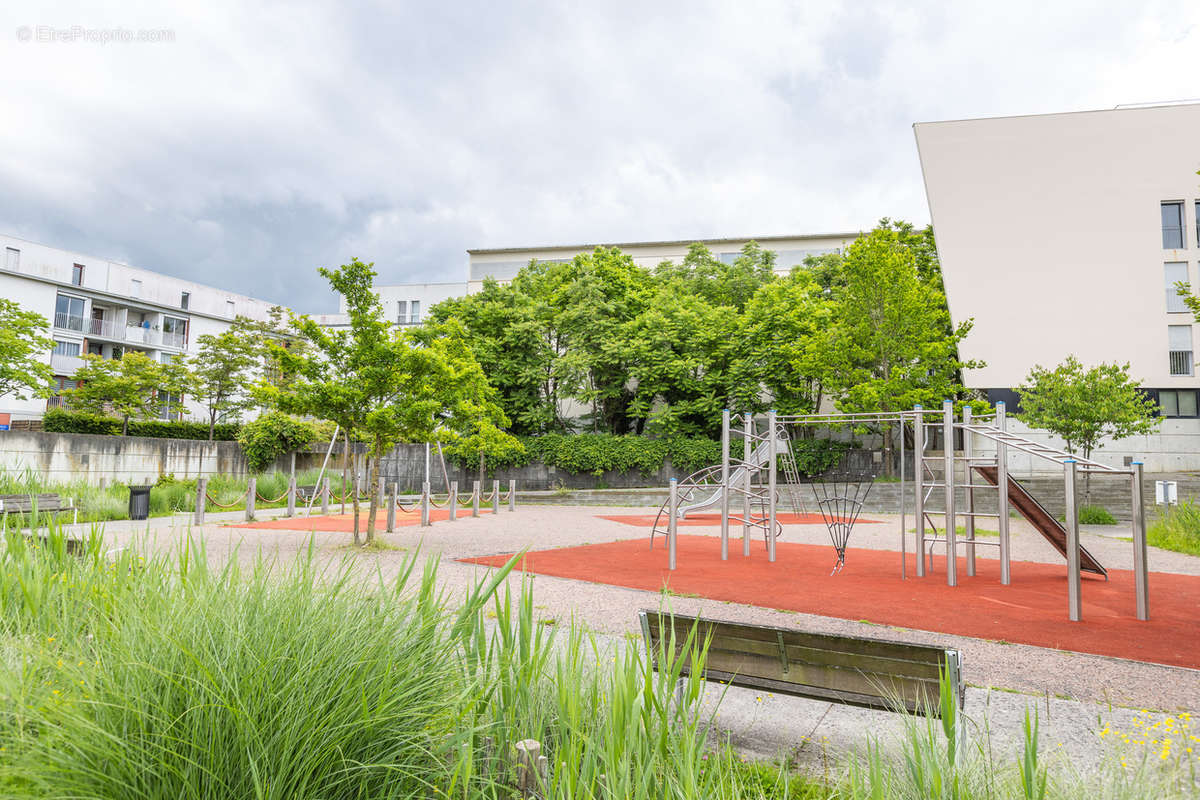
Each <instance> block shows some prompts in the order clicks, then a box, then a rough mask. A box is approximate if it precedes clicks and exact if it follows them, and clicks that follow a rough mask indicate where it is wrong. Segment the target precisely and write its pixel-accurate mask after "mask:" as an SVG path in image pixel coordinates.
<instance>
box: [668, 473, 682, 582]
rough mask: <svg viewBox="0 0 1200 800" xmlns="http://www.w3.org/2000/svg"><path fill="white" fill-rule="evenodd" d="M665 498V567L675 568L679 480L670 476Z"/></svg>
mask: <svg viewBox="0 0 1200 800" xmlns="http://www.w3.org/2000/svg"><path fill="white" fill-rule="evenodd" d="M668 492H669V495H668V499H667V507H668V508H667V569H675V546H676V543H675V540H676V538H677V536H676V530H677V527H678V518H679V481H677V480H675V479H674V478H671V485H670V488H669V489H668Z"/></svg>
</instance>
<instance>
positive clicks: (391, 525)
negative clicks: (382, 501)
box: [387, 483, 398, 533]
mask: <svg viewBox="0 0 1200 800" xmlns="http://www.w3.org/2000/svg"><path fill="white" fill-rule="evenodd" d="M397 488H398V487H397V485H396V484H394V483H393V484H392V490H391V491H390V492H388V493H387V506H388V509H387V532H388V533H393V532H395V530H396V490H397Z"/></svg>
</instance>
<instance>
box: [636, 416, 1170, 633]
mask: <svg viewBox="0 0 1200 800" xmlns="http://www.w3.org/2000/svg"><path fill="white" fill-rule="evenodd" d="M740 421H741V423H742V424H741V426H740V428H733V427H731V424H730V423H731V418H730V413H729V411H724V412H722V415H721V463H720V464H716V465H713V466H710V467H706V468H704V469H702V470H700V471H698V472H696V473H694V474H693V475H690V476H688V477H687V478H685V479H684V480H683V481H676V480H675V479H672V480H671V484H670V491H669V495H668V499H667V501H666V502H665V503H664V504H663V506H662V508H660V510H659V513H658V517H657V518H656V521H655V524H654V528H653V530H652V532H651V540H650V542H651V547H653V544H654V537H655V536H657V535H663V536H664V537H665V538H666V540H667V551H668V556H667V562H668V568H669V569H675V568H676V562H677V554H676V550H677V548H676V540H677V528H678V521H679V520H680V519H683V518H686V515H687V514H689V513H693V512H696V511H699V510H701V509H711V508H713V507H717V508H719V509H720V515H721V523H720V524H721V560H722V561H725V560H728V559H729V537H730V526H731V524H732V525H733V526H735V527H736V526H737V525H739V524H740V526H741V528H742V555H743V556H744V557H748V556H749V555H750V540H751V538H752V536H751V532H752V531H756V532H757V531H761V532H762V535H763V537H764V543H765V546H766V551H767V560H768V561H770V562H774V561H775V560H776V540H777V538H778V537H779V535H780V534H782V532H783V526H782V524H781V523H780V521H779V518H778V517H779V504H780V501H781V500H783V501H784V502H788V503H789V504H790V505H791V507H792V509H793V510H795V511H796V512H797V513H799V511H800V509H801V508H802V507H803V503H802V501H800V500H799V498H800V496H801V492H802V483H801V476H800V472H799V469H798V468H797V466H796V460H795V456H794V453H793V452H792V447H791V441H792V437H793V433H794V432H796V431H798V430H800V429H802V428H805V427H845V426H851V427H853V426H868V425H869V426H890V425H896V424H898V425H900V427H901V436H900V437H899V439H900V449H899V456H900V509H899V512H900V576H901V578H902V579H908V577H909V575H908V550H909V539H908V537H909V534H908V533H907V526H908V520H909V519H910V518H911V519H912V520H913V521H914V523H915V541H914V543H913V544H914V548H913V549H914V554H915V556H916V577H925V576H926V574H927V573H931V572H932V571H933V563H934V562H933V555H934V551H935V550H936V549H941V550H942V554H943V555H944V557H945V565H946V567H945V568H946V583H947V585H949V586H957V585H958V581H959V575H958V572H959V569H958V567H959V565H958V556H959V553H960V549H961V552H962V554H963V556H964V557H965V564H966V574H967V576H968V577H974V576H975V574H976V548H978V547H996V548H998V558H999V561H1000V583H1001V584H1003V585H1008V584H1009V583H1010V582H1011V575H1012V573H1011V566H1012V565H1011V555H1010V547H1009V545H1010V534H1009V513H1010V512H1011V511H1015V512H1017V513H1019V514H1020V515H1021V516H1022V517H1024V518H1025V519H1026V520H1027V521H1028V522H1029V523H1030V525H1031V526H1032V527H1033V528H1034V530H1036V531H1037V532H1038V533H1039V534H1041V535H1042V536H1043V537H1044V538H1045V539H1046V540H1047V541H1048V542H1049V543H1050V544H1051V545H1052V546H1053V547H1054V548H1055V549H1056V550H1057V551H1058V552H1059V553H1060V554H1061V555H1062V556H1063V557H1064V559H1065V560H1066V563H1067V598H1068V601H1067V605H1068V614H1069V617H1070V619H1071V620H1072V621H1079V620H1080V619H1081V613H1082V608H1081V597H1080V593H1081V573H1082V572H1089V573H1092V574H1095V575H1099V576H1102V577H1104V578H1105V579H1107V578H1108V571H1107V570H1106V569H1105V567H1104V566H1103V565H1101V564H1100V562H1099V561H1097V560H1096V558H1095V557H1093V556H1092V554H1091V553H1089V552H1088V551H1087V550H1086V549H1085V548H1084V547H1083V546H1082V545H1081V544H1080V541H1079V496H1078V492H1077V483H1078V479H1079V476H1080V475H1085V476H1086V475H1089V474H1090V475H1099V476H1108V477H1112V478H1116V479H1118V480H1124V481H1128V483H1129V487H1130V499H1131V503H1132V514H1131V517H1132V522H1131V529H1132V530H1131V532H1132V541H1133V573H1134V593H1135V595H1136V611H1137V618H1138V619H1139V620H1147V619H1149V618H1150V610H1149V605H1150V603H1149V574H1148V567H1147V548H1146V516H1145V508H1144V505H1143V500H1142V489H1143V475H1142V470H1143V467H1142V463H1141V462H1140V461H1135V462H1133V463H1132V464H1131V465H1130V466H1128V467H1126V468H1119V467H1113V466H1110V465H1107V464H1103V463H1100V462H1098V461H1094V460H1091V459H1085V458H1081V457H1079V456H1077V455H1073V454H1071V453H1068V452H1066V451H1064V450H1061V449H1058V448H1055V447H1051V446H1049V445H1045V444H1041V443H1039V442H1036V441H1034V440H1032V439H1029V438H1027V437H1025V436H1021V435H1018V434H1015V433H1012V432H1010V431H1008V430H1007V417H1006V410H1005V405H1004V403H1003V402H1000V403H997V404H996V407H995V411H994V412H992V413H989V414H984V415H974V414H972V412H971V409H970V407H966V408H964V409H963V412H962V416H961V417H958V416H956V414H955V410H954V403H953V402H952V401H949V400H947V401H945V402H944V403H943V407H942V408H941V409H923V408H921V407H920V406H918V407H916V408H913V409H912V410H911V411H898V412H891V413H874V414H807V415H781V414H777V413H775V412H774V411H770V412H768V413H767V414H766V420H765V423H766V424H765V426H759V425H758V424H757V421H756V420H755V419H754V418H753V416H752V415H750V414H749V413H747V414H743V415H741V420H740ZM905 430H908V431H911V433H912V445H911V447H908V446H906V444H905V435H904V431H905ZM733 436H740V437H741V439H742V443H743V446H742V457H741V458H734V457H732V456H731V455H730V442H731V437H733ZM959 438H961V441H962V450H961V452H958V451H956V450H955V441H956V439H959ZM939 440H940V447H937V448H936V449H935V444H936V443H938V442H939ZM1013 454H1023V455H1026V456H1029V457H1031V458H1032V459H1038V460H1041V461H1046V462H1050V463H1052V464H1057V465H1058V466H1059V468H1061V469H1062V472H1063V481H1064V492H1063V494H1064V501H1065V502H1064V505H1065V513H1064V521H1063V522H1060V521H1059V520H1058V519H1056V518H1055V517H1054V516H1053V515H1052V514H1051V513H1050V512H1049V511H1047V510H1046V508H1045V507H1044V506H1043V505H1042V504H1041V503H1039V502H1038V501H1037V499H1036V498H1035V497H1034V496H1033V495H1032V494H1030V493H1029V491H1028V489H1026V488H1025V486H1023V485H1022V484H1021V483H1019V482H1018V481H1016V480H1015V479H1014V478H1012V476H1011V475H1010V474H1009V459H1010V457H1011V456H1012V455H1013ZM781 467H782V470H783V472H784V476H783V477H784V480H783V482H780V480H779V477H780V476H779V471H780V468H781ZM864 477H865V478H868V480H865V481H864V480H862V479H861V478H864ZM871 480H873V476H859V479H846V480H838V481H836V482H834V484H833V488H832V490H831V489H830V487H829V485H828V484H827V483H826V482H824V481H822V480H821V479H819V478H818V479H815V480H813V481H811V483H812V487H811V490H812V494H813V496H814V499H815V501H816V504H817V506H818V508H819V510H820V512H821V514H822V517H823V519H824V521H825V523H826V526H827V528H828V529H829V532H830V537H831V539H832V540H833V544H834V548H835V550H836V551H837V562H836V564H835V566H834V572H837V571H838V570H839V569H840V568H841V566H842V565H843V564H844V561H845V548H846V544H847V541H848V539H849V536H850V533H851V531H852V530H853V526H854V522H855V521H856V520H857V517H858V512H859V511H861V509H862V505H863V503H864V502H865V500H866V497H867V492H869V491H870V485H869V484H870V481H871ZM864 482H865V483H867V484H868V485H867V487H866V491H863V490H862V485H861V484H863V483H864ZM909 484H912V496H913V498H914V507H913V508H912V509H911V510H910V509H909V508H908V507H907V495H908V485H909ZM818 489H819V491H818ZM992 493H994V494H992ZM988 495H991V496H994V497H995V511H993V512H985V511H981V510H980V506H981V503H980V502H979V501H981V500H983V499H984V498H985V497H986V496H988ZM960 500H961V507H960V503H959V501H960ZM939 501H940V502H939ZM979 518H990V519H995V520H996V522H997V528H998V531H997V532H998V536H997V538H996V540H994V541H993V540H981V539H979V538H977V537H976V526H975V520H976V519H979ZM939 522H940V524H939ZM960 522H961V524H962V527H963V535H962V536H961V537H960V536H959V534H958V530H957V529H958V526H959V524H960Z"/></svg>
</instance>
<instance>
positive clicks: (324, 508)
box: [321, 475, 329, 514]
mask: <svg viewBox="0 0 1200 800" xmlns="http://www.w3.org/2000/svg"><path fill="white" fill-rule="evenodd" d="M321 513H322V514H328V513H329V476H328V475H326V476H325V477H324V478H322V479H321Z"/></svg>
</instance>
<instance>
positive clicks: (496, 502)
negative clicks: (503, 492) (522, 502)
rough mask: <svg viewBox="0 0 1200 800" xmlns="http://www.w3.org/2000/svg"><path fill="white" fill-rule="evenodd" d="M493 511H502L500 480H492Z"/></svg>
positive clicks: (494, 512)
mask: <svg viewBox="0 0 1200 800" xmlns="http://www.w3.org/2000/svg"><path fill="white" fill-rule="evenodd" d="M492 513H493V514H499V513H500V481H492Z"/></svg>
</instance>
